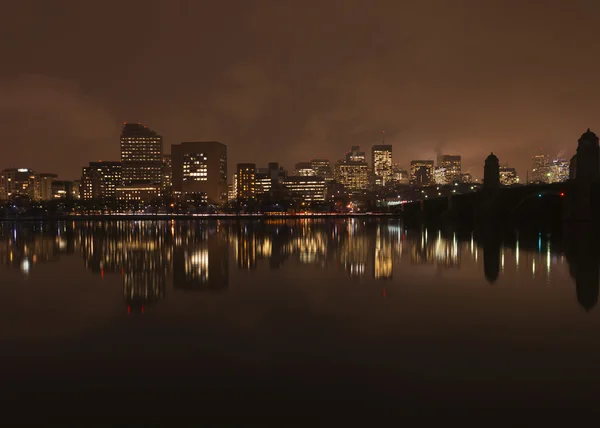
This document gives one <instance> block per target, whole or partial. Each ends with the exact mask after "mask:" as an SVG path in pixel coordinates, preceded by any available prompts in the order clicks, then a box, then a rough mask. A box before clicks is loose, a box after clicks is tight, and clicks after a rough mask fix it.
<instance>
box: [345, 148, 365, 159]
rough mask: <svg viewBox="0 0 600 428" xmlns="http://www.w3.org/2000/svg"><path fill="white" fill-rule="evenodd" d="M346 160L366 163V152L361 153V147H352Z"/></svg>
mask: <svg viewBox="0 0 600 428" xmlns="http://www.w3.org/2000/svg"><path fill="white" fill-rule="evenodd" d="M346 160H347V161H349V162H366V157H365V152H361V151H360V146H352V148H351V149H350V151H349V152H348V153H346Z"/></svg>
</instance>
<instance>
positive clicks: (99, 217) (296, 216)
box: [0, 213, 401, 222]
mask: <svg viewBox="0 0 600 428" xmlns="http://www.w3.org/2000/svg"><path fill="white" fill-rule="evenodd" d="M356 217H370V218H377V217H388V218H400V217H401V215H400V214H393V213H339V214H338V213H315V214H89V215H88V214H85V215H79V214H78V215H63V216H39V217H6V218H0V222H28V221H29V222H31V221H86V220H200V219H202V220H204V219H205V220H240V219H243V220H248V219H253V220H268V219H274V220H284V219H290V220H293V219H305V218H356Z"/></svg>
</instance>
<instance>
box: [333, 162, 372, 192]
mask: <svg viewBox="0 0 600 428" xmlns="http://www.w3.org/2000/svg"><path fill="white" fill-rule="evenodd" d="M335 179H336V180H337V181H338V182H339V183H341V184H343V185H344V187H345V188H346V189H347V190H350V191H358V190H364V189H366V188H367V187H368V185H369V167H368V165H367V163H366V162H360V161H348V160H342V161H339V162H338V163H337V165H336V166H335Z"/></svg>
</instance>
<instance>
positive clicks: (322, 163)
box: [310, 159, 333, 181]
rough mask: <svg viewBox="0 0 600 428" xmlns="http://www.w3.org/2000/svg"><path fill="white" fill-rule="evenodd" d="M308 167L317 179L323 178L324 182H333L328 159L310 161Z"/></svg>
mask: <svg viewBox="0 0 600 428" xmlns="http://www.w3.org/2000/svg"><path fill="white" fill-rule="evenodd" d="M310 165H311V167H312V169H313V170H314V171H315V174H316V175H317V176H318V177H323V178H324V179H325V181H331V180H333V171H332V170H331V164H330V163H329V160H328V159H311V161H310Z"/></svg>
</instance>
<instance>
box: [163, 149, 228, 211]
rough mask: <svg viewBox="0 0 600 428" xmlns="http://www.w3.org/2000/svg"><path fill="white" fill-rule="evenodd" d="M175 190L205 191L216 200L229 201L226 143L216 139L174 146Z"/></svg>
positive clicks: (185, 191) (217, 202)
mask: <svg viewBox="0 0 600 428" xmlns="http://www.w3.org/2000/svg"><path fill="white" fill-rule="evenodd" d="M171 162H172V171H173V172H172V174H173V190H174V191H176V192H182V193H183V194H193V193H194V194H199V193H204V194H206V197H207V198H208V201H209V202H211V203H214V204H222V203H226V202H227V146H226V145H225V144H222V143H219V142H216V141H202V142H184V143H181V144H173V145H172V146H171Z"/></svg>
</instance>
